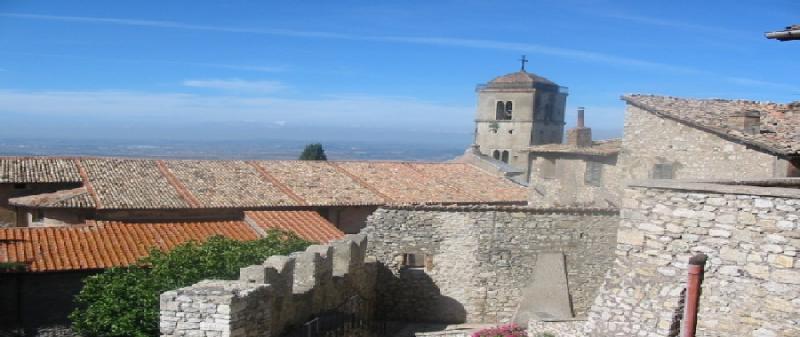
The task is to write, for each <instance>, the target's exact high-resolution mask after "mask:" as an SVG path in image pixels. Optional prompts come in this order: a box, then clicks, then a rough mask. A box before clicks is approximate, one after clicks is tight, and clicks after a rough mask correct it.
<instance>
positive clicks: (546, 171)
mask: <svg viewBox="0 0 800 337" xmlns="http://www.w3.org/2000/svg"><path fill="white" fill-rule="evenodd" d="M538 163H539V175H540V176H541V177H542V178H545V179H552V178H555V177H556V160H555V159H552V158H541V159H539V160H538Z"/></svg>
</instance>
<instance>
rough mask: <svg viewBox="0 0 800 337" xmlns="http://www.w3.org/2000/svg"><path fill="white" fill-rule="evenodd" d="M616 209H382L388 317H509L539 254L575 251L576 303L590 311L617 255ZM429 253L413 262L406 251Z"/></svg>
mask: <svg viewBox="0 0 800 337" xmlns="http://www.w3.org/2000/svg"><path fill="white" fill-rule="evenodd" d="M618 220H619V219H618V217H617V213H616V211H615V210H600V209H585V210H572V209H537V208H524V207H419V208H404V207H397V208H381V209H378V210H377V211H376V212H375V213H373V215H372V216H371V217H370V219H369V221H368V226H367V228H365V230H364V233H366V234H367V235H368V236H369V238H370V244H369V252H370V255H374V256H375V257H376V258H377V259H378V260H379V262H381V263H383V264H384V265H385V267H386V268H385V269H384V270H382V271H381V272H379V276H378V296H379V300H378V302H379V310H381V311H382V312H384V313H386V314H387V315H389V317H388V318H389V319H398V320H409V321H435V322H450V323H460V322H491V323H495V322H507V321H508V320H509V319H510V318H511V317H512V315H513V314H514V312H515V310H516V308H517V305H518V303H519V297H520V293H521V290H522V289H523V288H524V287H525V286H526V285H527V284H529V283H530V282H531V279H532V273H533V270H534V267H535V265H536V258H537V254H538V253H540V252H563V253H564V254H565V256H566V265H567V274H568V283H569V288H570V295H571V297H572V299H573V303H574V311H575V314H576V315H578V316H583V315H584V314H585V313H586V311H587V310H588V308H589V306H590V304H591V301H592V300H593V298H594V295H595V291H596V289H597V288H598V287H599V285H600V283H601V280H602V278H603V275H604V274H605V273H606V272H607V271H608V269H609V268H610V266H611V262H612V260H613V255H612V251H613V247H614V240H615V237H614V235H615V233H616V226H617V223H618ZM407 253H413V254H419V256H422V255H424V259H425V260H426V266H425V267H424V268H404V267H403V266H402V260H403V254H407Z"/></svg>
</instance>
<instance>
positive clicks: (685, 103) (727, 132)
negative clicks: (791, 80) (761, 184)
mask: <svg viewBox="0 0 800 337" xmlns="http://www.w3.org/2000/svg"><path fill="white" fill-rule="evenodd" d="M622 99H623V100H625V101H626V102H628V104H631V105H633V106H636V107H638V108H640V109H643V110H645V111H648V112H650V113H653V114H655V115H657V116H661V117H666V118H670V119H673V120H676V121H678V122H680V123H684V124H687V125H690V126H693V127H697V128H701V129H703V130H705V131H707V132H712V133H715V134H718V135H720V136H723V137H727V138H730V139H734V140H737V141H741V142H744V143H747V144H750V145H752V146H755V147H757V148H761V149H762V150H765V151H768V152H771V153H774V154H778V155H788V156H797V155H800V105H798V104H797V103H792V104H777V103H762V102H756V101H746V100H727V99H687V98H677V97H667V96H654V95H626V96H623V97H622ZM742 111H757V112H759V113H760V116H761V118H760V122H761V126H760V129H761V132H760V133H757V134H748V133H744V132H742V131H740V130H737V129H734V128H731V127H729V126H728V123H727V120H728V117H729V116H731V115H732V114H734V113H740V112H742Z"/></svg>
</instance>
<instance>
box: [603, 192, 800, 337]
mask: <svg viewBox="0 0 800 337" xmlns="http://www.w3.org/2000/svg"><path fill="white" fill-rule="evenodd" d="M648 186H649V187H648ZM798 210H800V192H798V190H796V189H785V188H753V187H747V186H727V185H712V184H697V183H691V184H690V183H679V182H649V183H645V184H644V185H638V186H636V187H631V188H629V189H627V190H626V192H625V200H624V208H623V210H622V221H621V223H620V227H619V233H618V236H617V237H618V243H617V247H616V256H617V257H616V261H615V262H614V269H613V270H612V272H611V273H610V274H609V275H608V276H607V277H606V280H605V284H604V286H603V289H602V290H601V292H600V295H599V296H598V297H597V299H596V301H595V303H594V306H593V307H592V310H591V313H590V315H589V322H588V324H587V331H590V332H591V333H590V334H589V335H590V336H654V337H655V336H659V337H661V336H667V333H668V332H669V330H670V326H671V325H672V323H673V314H674V313H675V312H676V308H677V306H678V303H679V300H680V297H681V292H682V291H683V289H684V288H685V282H686V266H687V263H688V260H689V258H690V257H691V256H693V255H694V254H697V253H704V254H706V255H708V257H709V260H708V263H707V264H706V272H705V280H704V281H703V285H702V295H701V298H700V309H699V315H698V321H699V322H698V333H697V336H760V337H765V336H800V317H798V315H797V312H800V300H798V299H799V298H800V264H798V261H797V251H798V249H799V248H800V230H799V229H798V220H800V216H799V215H800V214H798Z"/></svg>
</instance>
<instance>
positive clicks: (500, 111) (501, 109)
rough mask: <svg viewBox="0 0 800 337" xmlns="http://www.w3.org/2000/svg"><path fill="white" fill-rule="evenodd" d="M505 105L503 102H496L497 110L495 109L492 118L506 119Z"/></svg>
mask: <svg viewBox="0 0 800 337" xmlns="http://www.w3.org/2000/svg"><path fill="white" fill-rule="evenodd" d="M505 109H506V108H505V105H504V104H503V102H497V109H495V113H494V118H495V119H497V120H503V119H506V118H505V116H506V112H505Z"/></svg>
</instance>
